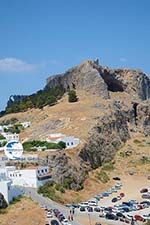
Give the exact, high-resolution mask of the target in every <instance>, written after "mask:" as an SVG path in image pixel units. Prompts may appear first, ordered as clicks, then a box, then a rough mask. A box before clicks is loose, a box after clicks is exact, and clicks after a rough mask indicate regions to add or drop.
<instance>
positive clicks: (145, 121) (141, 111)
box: [137, 100, 150, 136]
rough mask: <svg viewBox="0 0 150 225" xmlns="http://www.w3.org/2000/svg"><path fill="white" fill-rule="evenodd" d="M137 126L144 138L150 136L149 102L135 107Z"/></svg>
mask: <svg viewBox="0 0 150 225" xmlns="http://www.w3.org/2000/svg"><path fill="white" fill-rule="evenodd" d="M137 125H138V126H139V128H140V131H141V132H143V133H144V134H145V136H150V100H147V101H144V102H142V103H140V104H139V105H137Z"/></svg>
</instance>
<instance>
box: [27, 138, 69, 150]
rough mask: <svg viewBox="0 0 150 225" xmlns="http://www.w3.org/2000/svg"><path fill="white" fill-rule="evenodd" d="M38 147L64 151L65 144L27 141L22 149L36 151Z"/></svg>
mask: <svg viewBox="0 0 150 225" xmlns="http://www.w3.org/2000/svg"><path fill="white" fill-rule="evenodd" d="M38 147H41V148H42V147H44V148H45V149H64V148H66V144H65V143H64V142H62V141H60V142H59V143H49V142H47V141H39V140H33V141H27V142H24V143H23V148H24V150H25V151H36V150H37V148H38Z"/></svg>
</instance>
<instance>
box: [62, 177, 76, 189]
mask: <svg viewBox="0 0 150 225" xmlns="http://www.w3.org/2000/svg"><path fill="white" fill-rule="evenodd" d="M73 182H74V178H73V177H71V176H68V177H65V178H64V180H63V187H64V188H66V189H71V184H72V183H73Z"/></svg>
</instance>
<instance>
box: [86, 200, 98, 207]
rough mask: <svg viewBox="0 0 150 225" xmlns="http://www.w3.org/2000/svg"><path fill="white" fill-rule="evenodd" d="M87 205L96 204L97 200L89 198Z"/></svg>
mask: <svg viewBox="0 0 150 225" xmlns="http://www.w3.org/2000/svg"><path fill="white" fill-rule="evenodd" d="M88 205H89V206H98V201H96V200H89V201H88Z"/></svg>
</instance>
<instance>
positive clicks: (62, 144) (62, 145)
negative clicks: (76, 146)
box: [58, 141, 66, 149]
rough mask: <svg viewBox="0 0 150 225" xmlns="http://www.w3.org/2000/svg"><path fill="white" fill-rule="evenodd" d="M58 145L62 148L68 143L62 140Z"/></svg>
mask: <svg viewBox="0 0 150 225" xmlns="http://www.w3.org/2000/svg"><path fill="white" fill-rule="evenodd" d="M58 145H59V146H60V147H61V149H64V148H66V143H65V142H63V141H60V142H59V143H58Z"/></svg>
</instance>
